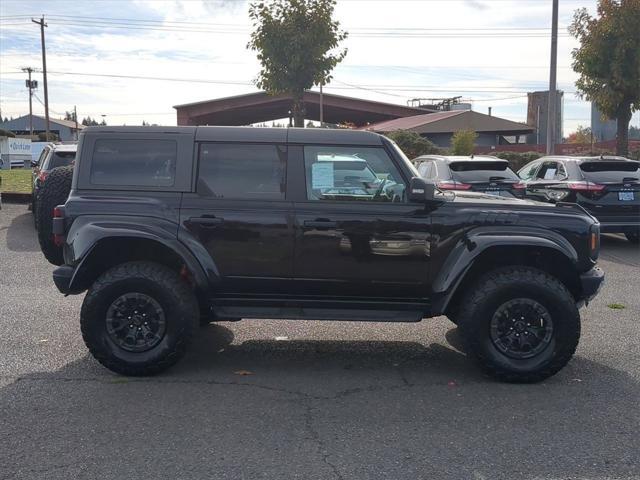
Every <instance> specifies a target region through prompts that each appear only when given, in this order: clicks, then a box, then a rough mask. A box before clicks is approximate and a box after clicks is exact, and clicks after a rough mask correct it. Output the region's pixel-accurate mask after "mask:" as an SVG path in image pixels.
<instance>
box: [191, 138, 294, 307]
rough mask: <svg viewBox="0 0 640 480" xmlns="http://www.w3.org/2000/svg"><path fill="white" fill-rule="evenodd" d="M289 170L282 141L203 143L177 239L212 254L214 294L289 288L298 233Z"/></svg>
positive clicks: (280, 291)
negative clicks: (287, 196)
mask: <svg viewBox="0 0 640 480" xmlns="http://www.w3.org/2000/svg"><path fill="white" fill-rule="evenodd" d="M285 172H286V147H285V146H284V145H275V144H253V145H252V144H233V143H202V144H200V145H199V167H198V174H197V181H196V188H195V193H186V194H184V197H183V201H182V208H181V212H180V221H181V229H180V230H181V231H180V233H179V238H181V240H182V241H184V242H190V243H195V244H196V245H195V247H196V248H204V249H205V250H206V252H202V253H204V254H205V255H206V254H208V255H209V256H210V257H211V260H212V264H213V265H214V266H215V267H214V269H215V272H212V273H213V275H214V276H217V277H218V278H219V282H218V284H217V285H216V291H215V292H214V294H216V295H224V296H227V297H234V296H238V297H242V296H256V295H266V296H268V295H273V294H276V295H279V294H284V293H286V291H287V289H288V284H289V283H290V282H291V276H292V272H293V263H292V262H293V235H294V233H293V214H292V210H293V209H292V204H291V202H288V201H287V200H286V199H285V177H286V174H285ZM192 248H193V246H192Z"/></svg>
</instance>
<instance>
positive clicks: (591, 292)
mask: <svg viewBox="0 0 640 480" xmlns="http://www.w3.org/2000/svg"><path fill="white" fill-rule="evenodd" d="M603 283H604V271H603V270H602V269H601V268H600V267H593V268H592V269H591V270H589V271H588V272H584V273H583V274H581V275H580V284H581V285H582V295H581V297H580V298H579V302H578V303H579V305H583V304H584V305H587V304H588V303H589V302H590V301H591V300H592V299H593V298H594V297H595V296H596V295H597V294H598V292H599V291H600V289H601V288H602V284H603Z"/></svg>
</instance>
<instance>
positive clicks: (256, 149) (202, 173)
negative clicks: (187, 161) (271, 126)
mask: <svg viewBox="0 0 640 480" xmlns="http://www.w3.org/2000/svg"><path fill="white" fill-rule="evenodd" d="M197 192H198V194H199V195H204V196H211V197H215V198H226V199H245V200H284V198H285V161H284V153H283V151H281V150H279V148H278V146H276V145H246V144H244V145H239V144H238V145H234V144H214V143H205V144H202V145H201V146H200V169H199V173H198V185H197Z"/></svg>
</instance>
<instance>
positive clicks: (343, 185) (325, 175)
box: [304, 146, 406, 202]
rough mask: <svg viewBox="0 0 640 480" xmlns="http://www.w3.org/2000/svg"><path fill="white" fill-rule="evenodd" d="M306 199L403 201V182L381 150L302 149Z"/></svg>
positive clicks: (350, 148)
mask: <svg viewBox="0 0 640 480" xmlns="http://www.w3.org/2000/svg"><path fill="white" fill-rule="evenodd" d="M304 164H305V175H306V180H307V199H309V200H336V201H350V200H351V201H353V200H355V201H367V202H371V201H373V202H403V201H404V199H405V189H406V186H405V183H404V181H403V179H402V177H401V176H400V172H399V171H398V169H397V168H396V166H395V165H394V164H393V161H392V160H391V158H390V157H389V155H388V154H387V152H386V151H385V150H384V149H383V148H377V147H332V146H308V147H305V148H304Z"/></svg>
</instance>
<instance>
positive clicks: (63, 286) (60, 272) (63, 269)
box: [53, 265, 75, 295]
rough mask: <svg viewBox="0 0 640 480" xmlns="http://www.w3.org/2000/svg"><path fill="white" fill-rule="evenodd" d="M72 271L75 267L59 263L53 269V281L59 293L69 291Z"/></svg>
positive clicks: (66, 293) (67, 292)
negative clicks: (58, 265)
mask: <svg viewBox="0 0 640 480" xmlns="http://www.w3.org/2000/svg"><path fill="white" fill-rule="evenodd" d="M74 272H75V269H74V268H73V267H72V266H70V265H61V266H60V267H58V268H56V269H54V270H53V283H55V284H56V287H57V288H58V290H60V292H61V293H64V294H65V295H68V294H69V293H71V292H70V291H69V285H70V284H71V279H72V278H73V274H74Z"/></svg>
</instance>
